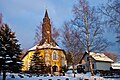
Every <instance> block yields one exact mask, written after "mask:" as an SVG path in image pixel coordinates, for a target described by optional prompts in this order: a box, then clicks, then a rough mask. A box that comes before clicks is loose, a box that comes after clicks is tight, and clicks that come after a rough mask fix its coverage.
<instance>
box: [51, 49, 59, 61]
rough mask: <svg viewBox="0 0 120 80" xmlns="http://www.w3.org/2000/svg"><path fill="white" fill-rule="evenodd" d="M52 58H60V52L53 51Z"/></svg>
mask: <svg viewBox="0 0 120 80" xmlns="http://www.w3.org/2000/svg"><path fill="white" fill-rule="evenodd" d="M52 59H53V60H58V53H57V52H56V51H53V53H52Z"/></svg>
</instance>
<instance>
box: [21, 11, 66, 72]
mask: <svg viewBox="0 0 120 80" xmlns="http://www.w3.org/2000/svg"><path fill="white" fill-rule="evenodd" d="M51 34H52V33H51V24H50V19H49V16H48V12H47V10H46V12H45V16H44V18H43V23H42V39H41V41H40V42H39V44H36V45H35V46H34V47H32V48H30V49H29V50H28V51H27V52H26V54H25V55H24V56H23V58H22V61H23V68H22V71H29V69H30V62H31V57H32V55H33V54H34V53H35V51H36V49H38V51H39V52H40V54H39V55H40V56H42V57H43V58H44V59H43V60H44V63H45V65H50V66H51V71H52V72H57V71H60V68H61V67H62V66H65V65H67V61H66V53H65V51H64V50H63V49H62V48H60V47H59V45H58V44H57V43H56V42H55V41H54V40H53V38H52V35H51ZM54 66H56V68H55V69H54V70H53V67H54Z"/></svg>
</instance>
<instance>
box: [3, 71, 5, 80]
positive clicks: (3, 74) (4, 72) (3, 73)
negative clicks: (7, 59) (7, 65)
mask: <svg viewBox="0 0 120 80" xmlns="http://www.w3.org/2000/svg"><path fill="white" fill-rule="evenodd" d="M3 80H6V70H3Z"/></svg>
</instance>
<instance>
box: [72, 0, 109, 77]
mask: <svg viewBox="0 0 120 80" xmlns="http://www.w3.org/2000/svg"><path fill="white" fill-rule="evenodd" d="M73 14H74V18H73V20H71V23H72V24H73V25H72V26H73V27H77V28H79V34H80V35H81V37H80V40H79V41H80V42H81V43H82V45H83V47H84V48H85V50H86V51H87V52H88V55H89V63H90V71H91V74H92V76H94V71H93V68H92V61H91V56H90V52H91V51H97V52H98V51H103V50H105V49H106V48H107V47H108V46H109V43H108V41H107V40H106V39H104V38H103V32H104V29H103V26H102V23H101V16H100V15H99V14H98V13H97V11H96V10H95V8H94V7H92V8H91V7H90V6H89V4H88V1H87V0H79V2H78V3H77V4H75V5H74V6H73ZM77 30H78V29H77Z"/></svg>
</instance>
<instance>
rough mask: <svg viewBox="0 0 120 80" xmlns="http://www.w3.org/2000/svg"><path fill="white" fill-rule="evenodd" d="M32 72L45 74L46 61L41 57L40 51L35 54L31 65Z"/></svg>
mask: <svg viewBox="0 0 120 80" xmlns="http://www.w3.org/2000/svg"><path fill="white" fill-rule="evenodd" d="M30 71H31V72H33V73H36V74H38V73H43V72H44V59H43V57H42V56H40V52H39V51H38V49H36V51H35V53H33V56H32V59H31V63H30Z"/></svg>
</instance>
